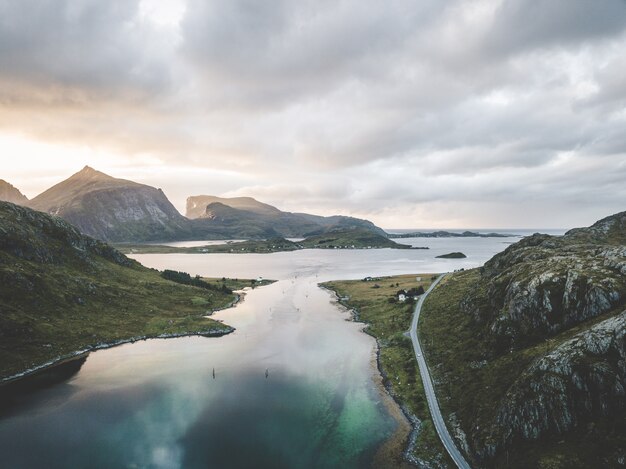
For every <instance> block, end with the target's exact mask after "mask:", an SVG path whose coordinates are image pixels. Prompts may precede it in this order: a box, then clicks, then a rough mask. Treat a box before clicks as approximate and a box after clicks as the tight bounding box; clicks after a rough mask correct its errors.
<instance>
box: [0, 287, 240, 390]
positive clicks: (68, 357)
mask: <svg viewBox="0 0 626 469" xmlns="http://www.w3.org/2000/svg"><path fill="white" fill-rule="evenodd" d="M233 293H234V294H235V299H234V300H233V301H231V302H230V303H228V304H227V305H226V306H223V307H221V308H216V309H213V310H211V311H210V312H209V313H208V314H203V315H202V317H206V318H209V317H211V316H212V315H213V314H214V313H216V312H219V311H224V310H226V309H230V308H233V307H235V306H236V305H238V304H239V303H240V302H242V301H243V298H244V297H245V293H244V291H243V290H241V291H239V292H233ZM235 331H236V329H235V328H234V327H232V326H225V327H224V328H222V329H209V330H205V331H189V332H175V333H169V334H159V335H149V334H146V335H140V336H134V337H129V338H127V339H120V340H116V341H112V342H101V343H99V344H95V345H91V346H89V347H85V348H83V349H80V350H76V351H74V352H70V353H66V354H64V355H60V356H58V357H56V358H54V359H53V360H49V361H47V362H45V363H42V364H41V365H37V366H34V367H31V368H27V369H26V370H24V371H20V372H19V373H15V374H13V375H10V376H7V377H4V378H0V388H1V387H3V386H6V385H9V384H13V383H16V382H18V381H20V380H22V379H26V378H30V377H32V376H35V375H37V374H38V373H41V372H44V371H46V370H49V369H52V368H54V367H56V366H59V365H62V364H64V363H66V362H69V361H73V360H76V359H78V358H81V357H82V356H88V355H89V354H90V353H91V352H95V351H98V350H106V349H110V348H113V347H117V346H119V345H125V344H134V343H135V342H139V341H142V340H151V339H179V338H182V337H223V336H225V335H228V334H232V333H233V332H235Z"/></svg>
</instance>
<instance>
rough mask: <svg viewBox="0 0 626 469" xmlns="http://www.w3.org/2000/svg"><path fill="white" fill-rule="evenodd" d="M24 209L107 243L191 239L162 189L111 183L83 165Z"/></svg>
mask: <svg viewBox="0 0 626 469" xmlns="http://www.w3.org/2000/svg"><path fill="white" fill-rule="evenodd" d="M28 206H29V207H30V208H33V209H35V210H40V211H42V212H47V213H50V214H53V215H57V216H60V217H62V218H63V219H65V220H67V221H68V222H70V223H71V224H72V225H74V226H76V227H77V228H78V229H79V230H80V231H81V232H83V233H84V234H87V235H89V236H93V237H95V238H98V239H101V240H104V241H109V242H130V241H135V242H138V241H159V240H170V239H185V238H186V239H189V238H190V237H192V228H191V226H190V223H189V221H188V220H187V219H186V218H185V217H183V216H182V215H181V214H180V213H178V211H177V210H176V208H174V206H173V205H172V204H171V203H170V201H169V200H168V199H167V197H166V196H165V194H164V193H163V191H162V190H160V189H156V188H154V187H150V186H146V185H144V184H138V183H136V182H132V181H126V180H124V179H116V178H113V177H111V176H108V175H106V174H104V173H101V172H99V171H96V170H94V169H92V168H90V167H88V166H86V167H85V168H83V169H82V170H81V171H79V172H78V173H76V174H74V175H73V176H71V177H70V178H69V179H66V180H65V181H63V182H61V183H59V184H57V185H55V186H54V187H51V188H50V189H48V190H47V191H45V192H43V193H42V194H40V195H38V196H37V197H35V198H34V199H32V200H31V201H30V202H28Z"/></svg>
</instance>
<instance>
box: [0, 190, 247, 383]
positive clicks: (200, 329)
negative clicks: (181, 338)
mask: <svg viewBox="0 0 626 469" xmlns="http://www.w3.org/2000/svg"><path fill="white" fill-rule="evenodd" d="M220 282H221V281H220ZM218 283H219V282H218ZM234 299H235V296H234V295H233V294H232V293H229V292H228V291H227V290H226V289H223V288H221V285H216V286H215V287H211V288H208V289H207V288H196V287H191V286H187V285H181V284H178V283H174V282H171V281H168V280H165V279H164V278H162V277H161V275H160V273H159V272H158V271H155V270H151V269H147V268H145V267H143V266H141V265H140V264H138V263H137V262H135V261H132V260H130V259H128V258H126V257H125V256H123V255H122V254H120V253H119V252H118V251H116V250H115V249H113V248H111V247H109V246H108V245H106V244H104V243H101V242H99V241H96V240H94V239H91V238H89V237H86V236H84V235H81V234H80V233H79V232H78V230H76V229H75V228H73V227H72V226H70V225H69V224H67V223H66V222H64V221H63V220H61V219H60V218H56V217H52V216H49V215H46V214H43V213H41V212H35V211H33V210H30V209H26V208H22V207H18V206H16V205H13V204H10V203H5V202H1V203H0V377H2V378H6V377H7V376H10V375H13V374H16V373H19V372H22V371H24V370H26V369H28V368H32V367H35V366H39V365H41V364H43V363H46V362H48V361H50V360H54V359H56V358H58V357H61V356H64V355H66V354H70V353H72V352H75V351H77V350H81V349H85V348H90V347H94V346H97V345H99V344H103V343H111V342H116V341H123V340H128V339H131V338H136V337H143V336H147V337H156V336H161V335H170V334H174V335H175V334H202V335H221V334H224V333H228V332H229V331H231V330H232V329H231V328H230V327H229V326H227V325H224V324H221V323H219V322H216V321H213V320H211V319H207V318H205V317H204V316H205V315H206V314H208V313H210V312H211V310H214V309H217V308H223V307H226V306H227V305H229V304H231V303H232V302H233V300H234Z"/></svg>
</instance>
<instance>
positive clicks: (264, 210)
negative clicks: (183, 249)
mask: <svg viewBox="0 0 626 469" xmlns="http://www.w3.org/2000/svg"><path fill="white" fill-rule="evenodd" d="M187 216H188V217H189V218H193V219H194V223H195V224H194V227H195V229H196V230H200V231H202V230H205V231H208V232H216V233H221V234H223V235H224V236H226V237H274V236H278V237H286V238H300V237H307V236H312V235H316V234H321V233H327V232H331V231H339V230H349V229H355V228H356V229H364V230H368V231H370V232H373V233H376V234H379V235H382V236H386V233H385V232H384V231H383V230H382V229H380V228H378V227H377V226H376V225H374V224H373V223H371V222H369V221H367V220H362V219H359V218H353V217H346V216H340V215H336V216H331V217H322V216H318V215H310V214H306V213H292V212H283V211H281V210H279V209H277V208H276V207H273V206H271V205H268V204H264V203H262V202H259V201H257V200H255V199H253V198H251V197H235V198H220V197H214V196H207V195H200V196H193V197H189V198H188V199H187Z"/></svg>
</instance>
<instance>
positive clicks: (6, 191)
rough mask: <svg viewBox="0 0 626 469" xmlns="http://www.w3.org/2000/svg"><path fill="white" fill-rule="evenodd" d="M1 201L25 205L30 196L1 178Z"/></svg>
mask: <svg viewBox="0 0 626 469" xmlns="http://www.w3.org/2000/svg"><path fill="white" fill-rule="evenodd" d="M0 201H5V202H12V203H14V204H19V205H24V204H25V203H27V202H28V198H27V197H26V196H25V195H24V194H22V193H21V192H20V191H19V190H18V189H17V188H15V187H13V186H12V185H11V184H9V183H8V182H6V181H5V180H4V179H0Z"/></svg>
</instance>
